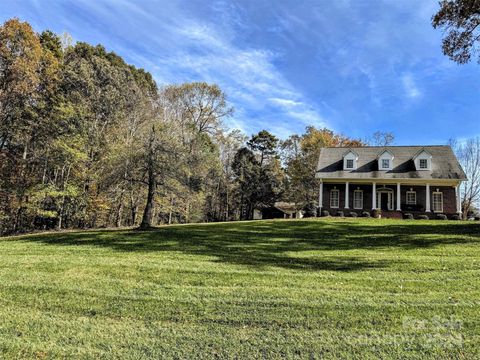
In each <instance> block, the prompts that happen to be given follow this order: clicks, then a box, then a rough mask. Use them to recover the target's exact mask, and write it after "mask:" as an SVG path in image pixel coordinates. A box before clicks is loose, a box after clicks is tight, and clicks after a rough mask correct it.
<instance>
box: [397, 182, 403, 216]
mask: <svg viewBox="0 0 480 360" xmlns="http://www.w3.org/2000/svg"><path fill="white" fill-rule="evenodd" d="M400 202H401V195H400V183H397V211H402V208H401V206H400Z"/></svg>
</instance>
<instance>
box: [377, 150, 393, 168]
mask: <svg viewBox="0 0 480 360" xmlns="http://www.w3.org/2000/svg"><path fill="white" fill-rule="evenodd" d="M394 158H395V157H394V156H393V153H391V152H390V151H389V150H384V151H383V152H381V153H380V155H378V158H377V159H378V169H379V170H383V171H386V170H392V169H393V159H394Z"/></svg>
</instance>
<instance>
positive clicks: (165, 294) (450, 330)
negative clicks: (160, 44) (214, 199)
mask: <svg viewBox="0 0 480 360" xmlns="http://www.w3.org/2000/svg"><path fill="white" fill-rule="evenodd" d="M479 344H480V225H479V224H474V223H466V222H453V221H448V222H447V221H416V220H415V221H401V220H375V219H322V220H319V219H314V220H298V221H288V220H286V221H256V222H243V223H227V224H225V223H224V224H204V225H183V226H171V227H163V228H159V229H158V230H157V231H151V232H136V231H130V230H125V231H95V232H93V231H90V232H72V233H58V234H42V235H30V236H23V237H12V238H4V239H0V358H2V359H3V358H7V359H9V358H22V359H23V358H57V357H62V358H71V357H75V358H130V359H139V358H193V359H195V358H197V359H198V358H205V359H210V358H215V357H216V358H250V359H252V358H377V357H380V358H424V357H430V358H440V357H442V358H466V359H468V358H479V356H480V346H479Z"/></svg>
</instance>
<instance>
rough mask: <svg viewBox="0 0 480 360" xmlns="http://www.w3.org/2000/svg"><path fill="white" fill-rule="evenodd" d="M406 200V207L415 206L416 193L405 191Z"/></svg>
mask: <svg viewBox="0 0 480 360" xmlns="http://www.w3.org/2000/svg"><path fill="white" fill-rule="evenodd" d="M406 199H407V205H416V204H417V193H416V192H415V191H407V195H406Z"/></svg>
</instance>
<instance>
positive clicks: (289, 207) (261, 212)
mask: <svg viewBox="0 0 480 360" xmlns="http://www.w3.org/2000/svg"><path fill="white" fill-rule="evenodd" d="M301 218H303V211H302V210H299V209H297V206H296V205H295V204H294V203H287V202H282V201H279V202H276V203H275V204H273V206H269V207H263V208H257V209H255V210H254V211H253V219H254V220H261V219H301Z"/></svg>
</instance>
